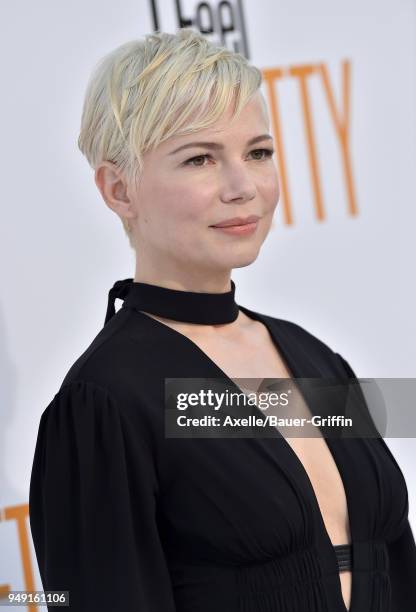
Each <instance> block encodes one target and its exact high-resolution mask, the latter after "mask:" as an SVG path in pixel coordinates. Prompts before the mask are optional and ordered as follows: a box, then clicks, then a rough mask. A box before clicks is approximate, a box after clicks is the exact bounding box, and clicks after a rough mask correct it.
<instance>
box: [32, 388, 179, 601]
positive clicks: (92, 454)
mask: <svg viewBox="0 0 416 612" xmlns="http://www.w3.org/2000/svg"><path fill="white" fill-rule="evenodd" d="M125 419H126V417H125V416H124V414H122V413H121V410H119V408H118V406H117V405H116V403H115V402H114V401H113V399H112V397H111V396H110V395H109V393H108V392H107V391H106V390H105V389H103V388H101V387H99V386H96V385H95V384H94V383H91V382H83V381H76V382H72V383H70V384H67V385H64V386H63V387H61V389H60V391H59V392H58V393H57V395H56V396H55V397H54V399H53V400H52V402H51V403H50V404H49V406H48V407H47V408H46V410H45V411H44V412H43V414H42V416H41V420H40V425H39V431H38V438H37V443H36V449H35V455H34V461H33V467H32V474H31V481H30V493H29V510H30V525H31V530H32V536H33V542H34V546H35V551H36V556H37V559H38V564H39V571H40V575H41V579H42V583H43V588H44V590H45V591H46V590H68V591H69V605H70V609H71V612H87V611H88V612H92V611H94V612H95V611H96V610H100V612H114V611H115V610H123V612H138V610H140V612H173V611H174V608H175V607H174V600H173V595H172V590H171V583H170V578H169V573H168V569H167V566H166V563H165V557H164V553H163V549H162V545H161V542H160V540H159V533H158V528H157V525H156V519H155V514H156V490H157V478H156V473H155V467H154V462H153V460H152V453H151V451H150V446H149V445H148V442H147V439H146V438H145V436H143V438H141V436H140V432H136V431H134V435H133V436H132V435H131V427H130V424H129V423H128V422H126V420H125ZM127 440H129V442H127ZM132 440H133V441H134V443H132ZM53 609H57V608H56V606H55V607H53Z"/></svg>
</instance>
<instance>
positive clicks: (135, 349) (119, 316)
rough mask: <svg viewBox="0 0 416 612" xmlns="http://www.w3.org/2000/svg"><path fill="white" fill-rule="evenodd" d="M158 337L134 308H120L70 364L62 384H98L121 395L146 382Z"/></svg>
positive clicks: (110, 391)
mask: <svg viewBox="0 0 416 612" xmlns="http://www.w3.org/2000/svg"><path fill="white" fill-rule="evenodd" d="M157 342H158V339H157V337H156V336H155V335H154V334H152V330H151V329H150V328H149V326H148V325H147V324H146V319H145V317H138V316H137V314H136V313H135V312H134V311H132V310H131V309H124V308H121V309H120V310H119V311H118V312H117V313H116V314H115V315H114V316H113V317H112V318H111V319H110V320H109V321H108V322H107V323H106V324H105V325H104V327H102V328H101V329H100V330H99V332H98V333H97V334H96V335H95V337H93V339H92V340H91V342H90V343H89V345H88V346H87V347H86V348H84V350H83V351H82V352H81V354H80V355H79V356H78V357H77V358H76V359H75V361H74V362H73V363H72V365H71V366H70V367H69V369H68V371H67V373H66V375H65V376H64V378H63V381H62V384H61V388H62V387H64V386H68V385H72V384H76V383H79V382H80V381H81V382H84V383H89V384H95V385H97V386H100V387H102V388H103V389H107V390H108V392H109V393H113V394H114V395H118V394H119V393H120V392H121V391H122V390H123V389H124V390H125V393H124V395H126V394H128V392H129V391H130V392H131V390H132V389H131V385H135V387H136V388H137V387H138V385H143V384H146V382H147V381H149V375H150V374H151V371H150V370H151V361H149V359H148V355H149V351H150V350H151V347H153V349H154V347H155V344H157Z"/></svg>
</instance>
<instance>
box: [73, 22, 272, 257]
mask: <svg viewBox="0 0 416 612" xmlns="http://www.w3.org/2000/svg"><path fill="white" fill-rule="evenodd" d="M261 83H262V74H261V71H260V70H259V69H258V68H256V67H255V66H251V65H249V63H248V61H247V59H246V58H245V57H244V56H243V55H242V54H240V53H236V52H233V51H230V50H228V49H226V48H225V47H221V46H217V45H214V44H212V43H211V42H210V41H209V40H208V39H207V38H206V37H205V36H204V35H202V34H200V33H199V32H196V31H195V30H192V29H191V28H182V29H180V30H178V32H177V33H176V34H170V33H167V32H156V33H152V34H147V35H146V36H145V37H144V38H143V39H142V40H131V41H129V42H126V43H124V44H122V45H121V46H119V47H117V48H116V49H114V50H113V51H111V52H110V53H108V54H107V55H105V56H104V57H103V58H102V59H101V60H99V62H98V63H97V64H96V65H95V67H94V69H93V72H92V74H91V77H90V79H89V82H88V85H87V89H86V93H85V99H84V105H83V111H82V118H81V129H80V134H79V137H78V147H79V149H80V151H81V152H82V153H83V155H85V157H86V158H87V160H88V163H89V164H90V166H91V167H92V168H93V169H94V170H95V168H96V167H97V166H98V165H99V164H100V163H101V162H102V161H105V160H107V161H111V162H113V163H114V164H115V165H116V166H117V167H118V168H120V169H121V171H122V172H123V174H124V176H125V177H126V178H127V179H128V180H137V178H138V177H139V175H140V171H141V168H142V163H143V162H142V156H143V154H144V153H145V152H146V151H147V150H148V149H152V148H154V147H157V145H158V144H160V143H161V142H163V141H164V140H166V139H167V138H170V137H171V136H181V135H185V134H191V133H193V132H196V131H198V130H201V129H204V128H208V127H210V126H211V125H212V124H214V123H215V122H216V121H217V120H218V119H219V118H220V117H221V115H222V114H223V113H224V111H225V109H226V108H227V107H228V105H229V104H230V103H231V102H232V100H233V99H234V97H235V104H234V106H233V110H232V118H234V117H236V116H237V115H238V113H239V112H240V110H241V109H242V108H243V106H244V105H245V104H246V103H247V102H248V101H249V100H250V99H251V98H252V96H253V95H254V94H255V93H256V92H257V90H258V89H259V88H260V86H261ZM261 100H262V103H263V106H264V109H265V114H266V117H267V108H266V103H265V101H264V99H263V97H262V96H261ZM122 222H123V226H124V230H125V232H126V234H127V237H128V238H129V242H130V246H131V247H132V248H134V245H133V243H132V239H131V234H130V227H129V225H128V221H127V220H124V219H123V221H122Z"/></svg>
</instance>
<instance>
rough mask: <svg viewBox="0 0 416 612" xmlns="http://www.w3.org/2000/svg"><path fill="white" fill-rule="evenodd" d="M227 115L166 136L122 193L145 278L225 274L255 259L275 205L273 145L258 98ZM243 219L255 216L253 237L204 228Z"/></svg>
mask: <svg viewBox="0 0 416 612" xmlns="http://www.w3.org/2000/svg"><path fill="white" fill-rule="evenodd" d="M229 116H230V110H228V111H227V113H226V114H225V115H224V116H223V117H222V119H221V121H219V122H217V123H216V124H215V126H213V127H211V128H209V129H204V130H201V131H199V132H198V133H194V134H190V135H186V136H180V137H172V138H170V139H169V140H166V141H165V142H163V143H162V144H161V145H159V146H158V147H157V148H156V149H154V150H153V151H148V152H146V153H145V155H144V158H143V162H144V166H143V171H142V173H141V175H140V179H139V181H138V184H137V185H135V186H134V187H133V188H132V191H131V195H130V200H131V205H132V208H134V211H135V214H136V216H135V217H134V218H133V219H130V225H131V226H132V228H133V232H134V241H135V244H136V245H137V257H138V261H139V262H140V269H141V270H142V271H143V269H146V266H147V267H148V268H149V274H150V275H151V274H152V272H154V271H155V270H158V272H159V274H162V275H163V276H169V277H172V276H173V274H174V273H175V272H178V271H181V273H184V272H185V271H189V273H190V274H191V275H192V274H195V273H196V274H199V273H201V272H205V273H208V274H209V273H214V274H215V273H218V272H220V271H223V272H224V271H227V272H228V273H229V272H230V270H231V269H232V268H239V267H243V266H247V265H248V264H250V263H251V262H253V261H254V260H255V259H256V258H257V255H258V253H259V250H260V246H261V245H262V243H263V241H264V240H265V238H266V236H267V234H268V232H269V229H270V226H271V223H272V218H273V213H274V210H275V208H276V205H277V202H278V199H279V185H278V177H277V170H276V166H275V163H274V160H273V158H272V157H271V152H272V151H273V141H272V139H271V138H270V137H267V136H268V122H267V117H266V116H265V115H264V110H263V106H262V103H261V99H260V94H257V95H256V96H255V98H253V100H252V101H251V102H249V103H248V104H247V105H246V106H245V108H243V110H242V111H241V114H240V116H239V117H238V119H236V120H235V122H234V123H233V124H232V125H231V124H230V123H229ZM260 136H261V138H259V139H258V141H256V142H255V143H254V144H248V143H249V141H250V140H252V139H254V138H257V137H260ZM204 142H205V143H216V144H215V147H214V145H212V146H209V145H208V144H205V145H204V144H202V143H204ZM193 143H201V144H193ZM191 145H192V146H191ZM250 215H257V216H258V217H259V220H258V222H257V227H256V229H255V231H254V232H250V233H246V234H237V233H236V234H231V233H228V232H224V231H223V230H219V229H216V228H213V227H212V226H213V225H215V224H218V223H222V222H224V221H226V220H229V219H231V218H233V217H242V218H244V219H245V218H247V217H249V216H250Z"/></svg>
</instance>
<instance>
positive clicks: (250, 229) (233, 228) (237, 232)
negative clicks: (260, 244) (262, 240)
mask: <svg viewBox="0 0 416 612" xmlns="http://www.w3.org/2000/svg"><path fill="white" fill-rule="evenodd" d="M257 225H258V221H254V222H253V223H244V225H228V226H225V227H217V226H215V225H212V226H211V227H212V228H213V229H215V230H217V231H219V232H225V233H226V234H230V235H232V236H243V235H248V234H253V233H254V232H255V231H256V229H257Z"/></svg>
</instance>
